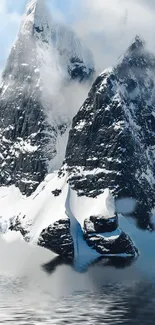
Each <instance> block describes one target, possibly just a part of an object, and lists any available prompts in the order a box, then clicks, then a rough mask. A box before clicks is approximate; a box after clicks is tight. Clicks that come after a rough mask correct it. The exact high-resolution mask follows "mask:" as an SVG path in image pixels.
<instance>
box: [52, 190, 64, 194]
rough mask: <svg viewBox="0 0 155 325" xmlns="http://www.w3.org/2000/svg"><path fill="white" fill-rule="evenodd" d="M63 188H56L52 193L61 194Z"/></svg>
mask: <svg viewBox="0 0 155 325" xmlns="http://www.w3.org/2000/svg"><path fill="white" fill-rule="evenodd" d="M61 192H62V191H61V190H59V189H56V190H54V191H52V194H53V195H54V196H59V195H60V194H61Z"/></svg>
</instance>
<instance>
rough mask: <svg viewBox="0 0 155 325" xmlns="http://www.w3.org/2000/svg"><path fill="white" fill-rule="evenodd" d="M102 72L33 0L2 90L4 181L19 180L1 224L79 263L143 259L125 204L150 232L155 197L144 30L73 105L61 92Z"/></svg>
mask: <svg viewBox="0 0 155 325" xmlns="http://www.w3.org/2000/svg"><path fill="white" fill-rule="evenodd" d="M30 49H31V51H30ZM93 72H94V65H93V60H92V57H91V54H90V52H89V51H88V50H87V49H85V48H84V46H83V44H82V42H80V41H79V40H78V39H77V37H76V36H75V34H74V33H73V32H72V31H70V30H69V29H68V28H66V27H64V26H59V25H58V24H56V23H54V22H51V18H50V17H49V14H48V12H47V11H46V9H45V7H44V3H43V1H41V0H38V1H29V3H28V6H27V9H26V13H25V16H24V18H23V22H22V24H21V29H20V32H19V35H18V38H17V41H16V43H15V45H14V47H13V49H12V50H11V53H10V57H9V59H8V63H7V66H6V69H5V71H4V73H3V83H2V86H1V93H0V107H1V110H0V114H1V115H0V117H1V119H0V121H1V122H0V123H1V124H0V128H1V131H0V139H1V152H0V160H1V161H0V163H1V169H2V172H1V176H0V177H1V181H0V182H1V184H2V185H11V186H2V187H1V188H0V211H1V217H0V230H1V232H3V233H5V235H3V236H6V237H7V236H10V238H12V237H14V236H15V233H14V231H16V232H17V234H16V235H17V236H19V237H21V234H22V237H23V238H24V239H25V240H26V241H27V242H30V243H32V244H37V245H39V246H41V247H44V248H47V249H49V250H51V251H53V252H55V253H56V254H59V255H60V256H61V257H63V258H65V259H67V260H69V261H72V262H73V263H74V267H75V269H76V270H85V269H87V266H88V265H89V264H90V263H92V262H94V261H96V260H98V259H99V258H101V257H104V258H109V257H122V258H127V259H128V258H131V259H133V260H135V257H137V256H138V253H139V251H138V249H139V246H138V245H137V243H136V240H135V239H136V238H137V237H138V236H137V231H139V232H140V230H137V229H136V227H135V225H134V223H130V221H131V220H130V221H128V220H129V219H127V218H125V217H124V216H123V215H122V214H123V211H124V214H125V215H130V216H133V217H136V220H137V222H138V225H139V226H140V227H142V228H143V229H146V228H148V229H149V230H150V229H151V228H153V223H152V219H151V213H152V210H153V208H154V205H155V202H154V190H155V182H154V176H155V164H154V158H155V157H154V156H155V153H154V148H155V134H154V128H155V97H154V89H155V57H154V56H153V55H152V54H151V53H149V52H148V51H147V49H146V47H145V44H144V42H143V41H141V40H140V38H139V37H136V38H135V40H134V42H133V43H132V44H131V46H130V47H129V48H128V50H127V52H126V53H125V55H124V56H123V57H122V58H121V59H120V60H119V63H118V65H117V66H116V67H114V68H113V69H108V70H106V71H104V72H103V73H102V74H101V75H100V76H98V78H97V79H96V81H95V82H94V84H93V86H92V88H91V90H90V92H89V94H88V97H87V99H86V100H85V102H84V104H83V105H82V107H81V108H80V110H79V111H78V112H76V110H73V111H72V113H71V112H70V111H69V110H68V109H67V106H66V105H64V102H65V99H64V100H62V97H61V96H65V95H66V97H67V96H68V91H67V89H69V91H70V93H69V100H70V99H71V97H70V96H71V93H72V91H71V90H73V88H72V87H73V85H74V83H75V88H74V89H76V92H77V91H78V85H81V82H82V81H84V80H85V82H86V80H87V79H88V80H92V77H93ZM75 79H76V80H75ZM82 85H83V86H82V87H84V86H85V83H83V84H82ZM67 87H68V88H67ZM80 94H81V92H80ZM74 96H75V95H74ZM74 96H73V98H74V100H75V97H74ZM71 106H72V105H71ZM74 115H75V117H74V118H73V116H74ZM72 118H73V123H72V127H71V130H70V133H69V139H68V144H67V149H66V142H67V135H68V130H69V128H70V124H71V120H72ZM58 144H59V146H58ZM65 150H66V156H65V160H64V163H63V165H62V167H61V168H60V169H59V167H60V166H61V163H62V160H63V157H64V152H65ZM62 152H63V153H62ZM61 153H62V154H61ZM53 166H55V168H57V169H59V170H57V171H53V169H54V168H53ZM49 170H50V172H49ZM48 172H49V173H48ZM45 175H46V177H45ZM38 184H39V186H38ZM21 192H22V193H21ZM23 193H24V195H23ZM25 194H26V195H25ZM116 199H117V200H116ZM127 202H128V204H129V205H130V207H129V208H127V205H128V204H127ZM123 204H124V205H125V208H124V210H123V207H122V205H123ZM135 207H136V208H135ZM133 211H134V212H133ZM124 224H125V227H124V226H123V227H122V225H124ZM120 225H121V226H120ZM131 228H132V229H136V236H135V237H134V238H132V236H130V233H129V229H130V230H131ZM133 233H134V232H133ZM11 240H12V239H11Z"/></svg>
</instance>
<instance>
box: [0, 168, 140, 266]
mask: <svg viewBox="0 0 155 325" xmlns="http://www.w3.org/2000/svg"><path fill="white" fill-rule="evenodd" d="M67 178H68V175H67V173H66V174H64V175H63V176H61V177H59V176H58V172H55V173H52V174H49V175H48V176H47V177H46V178H45V180H44V182H42V183H41V184H40V185H39V187H38V189H37V190H36V191H35V192H34V193H33V194H32V195H31V196H29V197H26V196H22V195H21V193H20V192H19V190H18V189H17V188H16V187H15V186H12V187H11V188H9V187H8V188H2V187H1V189H0V211H1V215H2V216H3V217H2V218H1V219H0V228H1V232H3V233H6V232H7V231H8V230H9V229H10V230H14V231H15V230H16V231H19V232H21V233H22V235H23V237H24V238H25V240H26V241H28V242H30V243H32V244H37V245H40V246H42V247H45V248H47V249H50V250H52V251H53V252H55V253H56V254H59V255H61V256H62V257H63V258H67V259H70V260H71V261H74V265H75V267H76V269H77V270H78V269H81V268H82V269H83V268H85V267H86V266H87V265H88V264H90V263H91V262H93V261H94V260H96V259H98V258H99V257H101V256H111V255H112V256H123V257H131V256H133V258H134V257H135V256H136V254H137V250H136V248H135V246H134V244H133V243H132V241H131V239H130V238H129V236H127V235H126V234H125V233H124V232H123V231H122V230H121V229H120V228H119V226H118V223H115V224H114V218H115V205H114V200H113V197H112V196H111V194H110V192H109V190H108V189H106V190H105V192H104V193H103V194H101V195H99V196H98V198H97V199H93V198H88V197H78V196H77V193H76V192H75V191H73V190H72V189H71V188H70V186H69V184H68V183H67ZM10 195H11V196H10ZM8 203H10V205H9V208H8V209H7V208H6V207H7V205H8ZM92 215H93V216H94V217H95V216H96V217H99V218H100V225H99V224H98V226H99V227H100V228H99V229H98V230H97V229H96V228H95V229H93V231H92V232H91V231H90V229H89V230H87V229H86V228H85V221H86V220H87V219H88V218H89V217H90V216H92ZM104 217H105V219H104V225H103V224H102V225H101V222H102V218H104ZM6 220H7V222H6ZM105 221H106V222H105ZM109 221H110V223H112V224H113V227H114V229H113V231H110V230H109V231H107V224H108V222H109ZM101 226H102V228H101ZM103 226H104V227H103ZM100 230H101V231H100ZM10 236H11V237H10ZM9 237H10V241H11V240H12V238H14V237H12V234H10V233H9V234H8V236H7V235H6V234H5V236H4V239H5V238H6V239H7V238H9Z"/></svg>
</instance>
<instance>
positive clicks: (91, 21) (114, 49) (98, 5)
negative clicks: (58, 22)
mask: <svg viewBox="0 0 155 325" xmlns="http://www.w3.org/2000/svg"><path fill="white" fill-rule="evenodd" d="M79 12H80V20H79V21H78V23H76V26H75V28H76V30H77V32H78V33H79V34H80V36H81V37H83V38H84V39H85V41H86V42H88V45H89V46H90V47H91V48H92V50H93V52H94V55H95V57H96V62H97V67H98V70H102V69H104V68H106V67H107V66H109V65H113V64H115V63H116V60H117V58H118V57H119V56H120V55H121V54H122V53H123V52H124V51H125V49H126V48H127V47H128V45H129V44H130V42H131V41H132V39H133V38H134V37H135V36H136V35H137V34H138V35H139V36H141V37H142V38H143V39H145V40H146V41H147V43H148V46H149V48H150V49H151V50H152V51H154V52H155V35H154V34H155V18H154V17H155V6H154V0H153V1H152V0H150V1H148V0H110V1H109V0H80V11H79Z"/></svg>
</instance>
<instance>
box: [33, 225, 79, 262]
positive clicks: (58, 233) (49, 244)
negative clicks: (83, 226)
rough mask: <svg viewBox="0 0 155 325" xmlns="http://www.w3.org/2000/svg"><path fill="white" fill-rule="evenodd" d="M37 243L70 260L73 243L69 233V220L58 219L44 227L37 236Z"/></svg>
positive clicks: (72, 255)
mask: <svg viewBox="0 0 155 325" xmlns="http://www.w3.org/2000/svg"><path fill="white" fill-rule="evenodd" d="M38 245H39V246H42V247H44V248H47V249H49V250H51V251H52V252H54V253H56V254H58V255H60V256H62V257H64V258H67V259H71V260H72V259H73V257H74V244H73V238H72V236H71V233H70V220H69V219H66V220H65V219H63V220H59V221H57V222H55V223H53V224H52V225H50V226H49V227H48V228H47V229H44V230H43V231H42V232H41V234H40V236H39V240H38Z"/></svg>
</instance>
